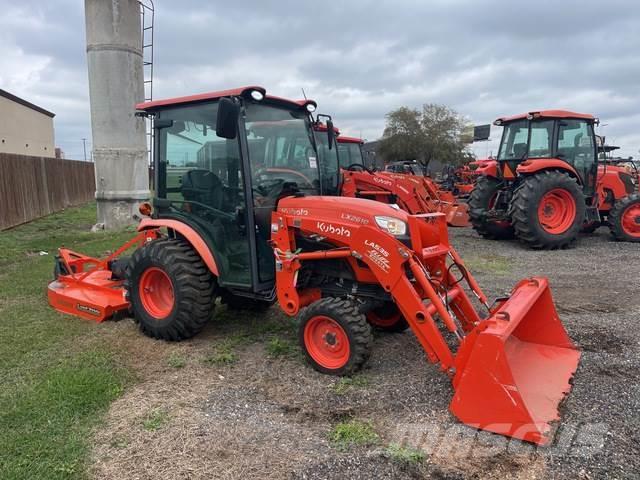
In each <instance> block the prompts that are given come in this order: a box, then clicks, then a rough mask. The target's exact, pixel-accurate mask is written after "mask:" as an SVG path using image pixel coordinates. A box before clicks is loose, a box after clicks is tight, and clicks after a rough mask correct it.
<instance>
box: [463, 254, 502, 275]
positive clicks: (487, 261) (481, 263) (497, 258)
mask: <svg viewBox="0 0 640 480" xmlns="http://www.w3.org/2000/svg"><path fill="white" fill-rule="evenodd" d="M464 263H465V265H466V267H467V268H468V269H469V270H470V271H471V274H474V273H480V272H483V273H491V274H494V275H506V274H507V273H509V272H510V271H511V263H510V261H509V259H508V258H507V257H503V256H501V255H483V256H482V257H479V256H473V255H467V256H466V257H465V258H464ZM454 274H455V275H458V272H457V271H454Z"/></svg>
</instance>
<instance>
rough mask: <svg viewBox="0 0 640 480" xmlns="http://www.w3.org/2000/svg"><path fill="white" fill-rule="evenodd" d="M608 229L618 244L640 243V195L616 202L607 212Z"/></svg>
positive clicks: (635, 194)
mask: <svg viewBox="0 0 640 480" xmlns="http://www.w3.org/2000/svg"><path fill="white" fill-rule="evenodd" d="M608 221H609V229H610V230H611V235H613V238H615V239H616V241H619V242H640V195H638V194H637V193H634V194H633V195H629V196H627V197H624V198H622V199H620V200H618V201H617V202H616V203H615V204H614V205H613V208H612V209H611V210H610V211H609V216H608Z"/></svg>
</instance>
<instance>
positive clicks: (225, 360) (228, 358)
mask: <svg viewBox="0 0 640 480" xmlns="http://www.w3.org/2000/svg"><path fill="white" fill-rule="evenodd" d="M237 345H238V342H237V339H236V340H235V341H234V340H233V339H225V340H223V341H221V342H220V343H218V344H217V345H214V347H213V352H212V353H211V355H209V356H207V357H206V358H205V359H204V361H205V363H208V364H210V365H230V364H232V363H236V362H237V361H238V356H237V354H236V353H235V351H234V349H235V347H236V346H237Z"/></svg>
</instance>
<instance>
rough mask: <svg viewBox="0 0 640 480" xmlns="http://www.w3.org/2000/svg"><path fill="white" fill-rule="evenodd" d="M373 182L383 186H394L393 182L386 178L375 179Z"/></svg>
mask: <svg viewBox="0 0 640 480" xmlns="http://www.w3.org/2000/svg"><path fill="white" fill-rule="evenodd" d="M373 181H374V182H376V183H381V184H382V185H393V182H392V181H391V180H385V179H384V178H380V177H373Z"/></svg>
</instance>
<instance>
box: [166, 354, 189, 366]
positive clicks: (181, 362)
mask: <svg viewBox="0 0 640 480" xmlns="http://www.w3.org/2000/svg"><path fill="white" fill-rule="evenodd" d="M167 365H169V366H170V367H171V368H176V369H180V368H184V367H185V366H186V365H187V359H186V358H184V357H183V356H182V355H180V354H179V353H176V352H173V353H171V355H169V358H167Z"/></svg>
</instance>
